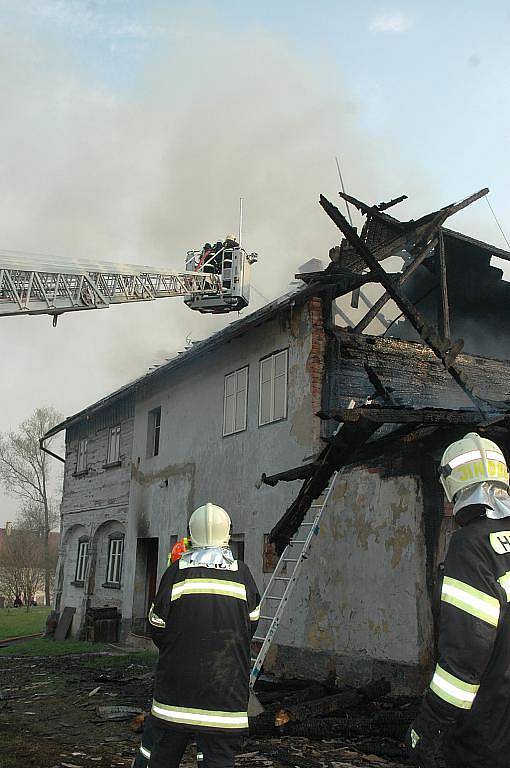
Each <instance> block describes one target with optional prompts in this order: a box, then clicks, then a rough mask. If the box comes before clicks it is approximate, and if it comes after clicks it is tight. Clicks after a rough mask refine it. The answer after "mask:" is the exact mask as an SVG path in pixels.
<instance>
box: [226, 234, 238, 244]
mask: <svg viewBox="0 0 510 768" xmlns="http://www.w3.org/2000/svg"><path fill="white" fill-rule="evenodd" d="M227 240H232V242H234V243H237V237H236V236H235V235H233V234H230V235H227V236H226V238H225V242H227Z"/></svg>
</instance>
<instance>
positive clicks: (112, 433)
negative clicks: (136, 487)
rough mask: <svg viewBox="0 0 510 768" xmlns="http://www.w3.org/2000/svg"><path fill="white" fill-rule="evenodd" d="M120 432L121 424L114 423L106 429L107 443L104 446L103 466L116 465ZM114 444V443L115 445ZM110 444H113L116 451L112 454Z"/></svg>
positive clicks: (118, 454) (118, 461)
mask: <svg viewBox="0 0 510 768" xmlns="http://www.w3.org/2000/svg"><path fill="white" fill-rule="evenodd" d="M121 434H122V430H121V425H120V424H115V426H113V427H109V429H108V445H107V448H106V462H105V467H117V466H119V464H120V463H121V462H120V436H121ZM115 444H116V445H115ZM112 445H115V447H116V449H117V450H116V452H115V454H114V455H113V456H112Z"/></svg>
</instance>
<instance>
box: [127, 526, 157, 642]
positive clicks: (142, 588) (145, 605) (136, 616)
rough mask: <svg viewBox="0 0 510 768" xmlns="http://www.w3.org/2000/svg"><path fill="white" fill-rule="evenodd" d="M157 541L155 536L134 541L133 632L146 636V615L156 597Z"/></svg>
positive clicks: (147, 631) (147, 623)
mask: <svg viewBox="0 0 510 768" xmlns="http://www.w3.org/2000/svg"><path fill="white" fill-rule="evenodd" d="M158 552H159V539H158V537H157V536H153V537H147V538H140V539H137V540H136V570H135V589H134V594H133V632H134V633H135V634H141V635H148V634H149V621H148V618H147V616H148V613H149V610H150V607H151V605H152V603H153V602H154V597H155V596H156V589H157V578H158Z"/></svg>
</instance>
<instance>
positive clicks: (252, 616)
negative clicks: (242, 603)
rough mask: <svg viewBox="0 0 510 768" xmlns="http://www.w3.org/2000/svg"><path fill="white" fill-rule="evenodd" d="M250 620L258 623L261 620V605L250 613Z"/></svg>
mask: <svg viewBox="0 0 510 768" xmlns="http://www.w3.org/2000/svg"><path fill="white" fill-rule="evenodd" d="M250 619H251V620H252V621H258V620H259V619H260V605H257V607H256V608H254V610H253V611H252V612H251V613H250Z"/></svg>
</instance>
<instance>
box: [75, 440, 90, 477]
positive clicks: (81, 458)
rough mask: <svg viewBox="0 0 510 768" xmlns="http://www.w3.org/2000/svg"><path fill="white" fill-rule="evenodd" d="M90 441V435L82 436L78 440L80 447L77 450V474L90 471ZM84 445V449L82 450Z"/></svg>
mask: <svg viewBox="0 0 510 768" xmlns="http://www.w3.org/2000/svg"><path fill="white" fill-rule="evenodd" d="M88 442H89V441H88V437H82V438H81V439H80V440H78V448H77V450H76V454H77V455H76V472H75V474H76V475H85V474H86V473H87V471H88V463H87V451H88ZM83 447H84V450H82V448H83Z"/></svg>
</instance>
